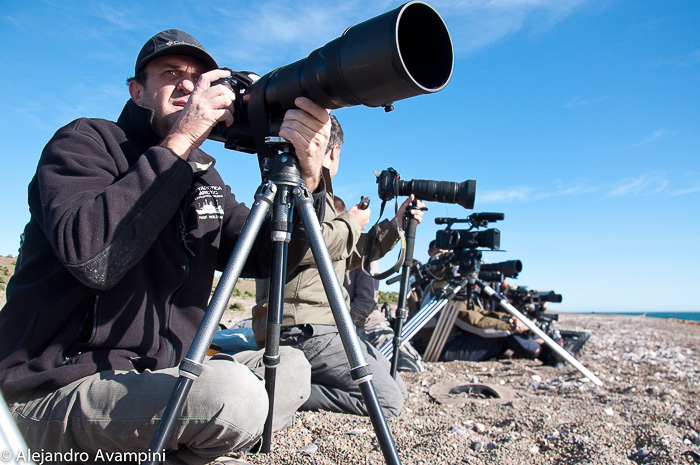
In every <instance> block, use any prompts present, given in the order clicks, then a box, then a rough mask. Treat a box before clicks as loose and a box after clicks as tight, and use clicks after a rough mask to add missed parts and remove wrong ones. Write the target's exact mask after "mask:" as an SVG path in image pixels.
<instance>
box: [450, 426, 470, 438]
mask: <svg viewBox="0 0 700 465" xmlns="http://www.w3.org/2000/svg"><path fill="white" fill-rule="evenodd" d="M450 431H452V432H453V433H455V434H459V435H460V436H466V435H467V432H466V431H464V430H463V429H462V428H460V427H459V426H453V427H452V428H450Z"/></svg>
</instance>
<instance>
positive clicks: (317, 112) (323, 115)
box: [294, 97, 330, 124]
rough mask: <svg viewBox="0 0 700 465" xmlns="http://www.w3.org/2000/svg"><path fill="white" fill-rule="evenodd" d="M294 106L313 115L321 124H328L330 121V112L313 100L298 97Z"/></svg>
mask: <svg viewBox="0 0 700 465" xmlns="http://www.w3.org/2000/svg"><path fill="white" fill-rule="evenodd" d="M294 104H295V105H296V106H297V107H299V108H300V109H302V110H304V111H305V112H307V113H310V114H311V115H313V116H314V117H315V118H316V119H317V120H319V121H320V122H321V123H323V124H326V123H327V122H328V121H329V120H330V110H328V109H326V108H323V107H322V106H321V105H318V104H317V103H315V102H314V101H313V100H311V99H308V98H306V97H297V98H296V99H295V100H294Z"/></svg>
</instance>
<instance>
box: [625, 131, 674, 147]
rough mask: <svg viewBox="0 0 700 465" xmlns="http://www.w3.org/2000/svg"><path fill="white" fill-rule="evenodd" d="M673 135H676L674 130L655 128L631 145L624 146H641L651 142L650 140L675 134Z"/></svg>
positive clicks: (653, 140)
mask: <svg viewBox="0 0 700 465" xmlns="http://www.w3.org/2000/svg"><path fill="white" fill-rule="evenodd" d="M675 135H676V132H674V131H669V130H667V129H657V130H656V131H653V132H652V133H651V134H649V135H647V136H646V137H644V138H643V139H642V140H640V141H639V142H636V143H634V144H632V145H628V146H627V147H625V148H626V149H634V148H637V147H642V146H644V145H647V144H651V143H652V142H656V141H657V140H659V139H663V138H665V137H670V136H675Z"/></svg>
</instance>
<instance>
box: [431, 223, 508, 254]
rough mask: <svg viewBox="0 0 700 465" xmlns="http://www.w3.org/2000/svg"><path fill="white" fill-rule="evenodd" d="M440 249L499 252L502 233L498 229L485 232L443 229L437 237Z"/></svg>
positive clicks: (437, 244)
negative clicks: (482, 249)
mask: <svg viewBox="0 0 700 465" xmlns="http://www.w3.org/2000/svg"><path fill="white" fill-rule="evenodd" d="M435 245H436V246H437V248H438V249H448V250H455V249H476V248H486V249H491V250H498V249H499V248H500V247H501V232H500V231H499V230H498V229H496V228H490V229H486V230H484V231H469V230H466V229H443V230H441V231H438V232H437V233H436V235H435Z"/></svg>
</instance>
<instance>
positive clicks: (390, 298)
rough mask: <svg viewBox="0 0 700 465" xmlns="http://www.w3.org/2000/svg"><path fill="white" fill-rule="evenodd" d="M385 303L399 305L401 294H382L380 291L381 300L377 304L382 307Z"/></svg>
mask: <svg viewBox="0 0 700 465" xmlns="http://www.w3.org/2000/svg"><path fill="white" fill-rule="evenodd" d="M384 302H387V303H389V304H390V305H392V304H393V305H396V304H398V303H399V294H398V292H382V291H379V299H378V300H377V303H378V304H379V305H382V304H383V303H384Z"/></svg>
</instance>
